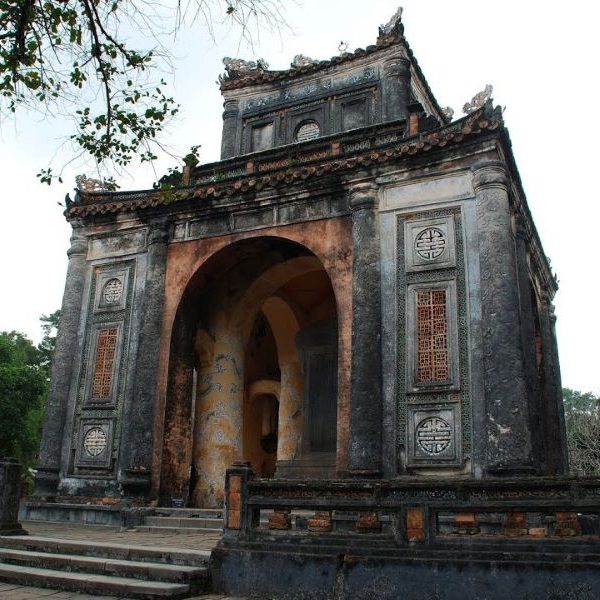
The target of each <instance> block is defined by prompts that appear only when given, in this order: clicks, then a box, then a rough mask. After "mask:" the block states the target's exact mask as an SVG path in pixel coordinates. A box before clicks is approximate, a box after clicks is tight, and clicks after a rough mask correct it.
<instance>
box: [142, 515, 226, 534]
mask: <svg viewBox="0 0 600 600" xmlns="http://www.w3.org/2000/svg"><path fill="white" fill-rule="evenodd" d="M136 529H138V531H147V532H153V533H194V532H198V533H201V532H204V533H215V534H217V535H220V534H221V532H222V530H223V510H222V509H216V508H157V509H155V511H154V514H153V515H152V516H147V517H145V519H144V522H143V524H142V525H140V526H138V527H137V528H136Z"/></svg>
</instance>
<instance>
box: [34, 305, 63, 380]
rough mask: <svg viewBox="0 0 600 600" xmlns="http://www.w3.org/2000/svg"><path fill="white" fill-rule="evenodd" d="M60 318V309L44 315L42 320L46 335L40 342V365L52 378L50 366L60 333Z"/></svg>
mask: <svg viewBox="0 0 600 600" xmlns="http://www.w3.org/2000/svg"><path fill="white" fill-rule="evenodd" d="M59 319H60V310H55V311H54V312H53V313H51V314H49V315H42V316H41V317H40V322H41V324H42V332H43V334H44V336H43V337H42V341H41V342H40V343H39V344H38V347H37V349H38V352H39V359H40V360H39V365H40V367H42V369H44V372H45V373H46V376H47V377H48V378H50V367H51V366H52V357H53V356H54V348H55V346H56V334H57V333H58V321H59Z"/></svg>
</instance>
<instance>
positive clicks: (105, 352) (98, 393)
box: [92, 327, 119, 400]
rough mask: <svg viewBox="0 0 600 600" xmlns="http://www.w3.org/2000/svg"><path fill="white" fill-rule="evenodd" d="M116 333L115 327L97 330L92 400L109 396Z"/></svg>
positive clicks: (117, 331) (115, 347) (115, 349)
mask: <svg viewBox="0 0 600 600" xmlns="http://www.w3.org/2000/svg"><path fill="white" fill-rule="evenodd" d="M118 335H119V329H118V328H117V327H108V328H106V329H100V330H99V331H98V343H97V346H96V358H95V360H94V376H93V378H92V398H93V399H94V400H104V399H108V398H110V396H111V389H112V381H113V373H114V364H115V355H116V353H117V339H118Z"/></svg>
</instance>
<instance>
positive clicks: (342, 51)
mask: <svg viewBox="0 0 600 600" xmlns="http://www.w3.org/2000/svg"><path fill="white" fill-rule="evenodd" d="M338 52H339V53H340V54H345V53H346V52H348V43H347V42H345V41H344V40H342V41H341V42H340V43H339V45H338Z"/></svg>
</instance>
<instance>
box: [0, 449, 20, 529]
mask: <svg viewBox="0 0 600 600" xmlns="http://www.w3.org/2000/svg"><path fill="white" fill-rule="evenodd" d="M20 499H21V465H20V464H19V463H18V461H17V460H16V459H14V458H0V535H26V534H27V532H26V531H25V530H24V529H23V527H22V526H21V524H20V523H19V521H18V515H19V500H20Z"/></svg>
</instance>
